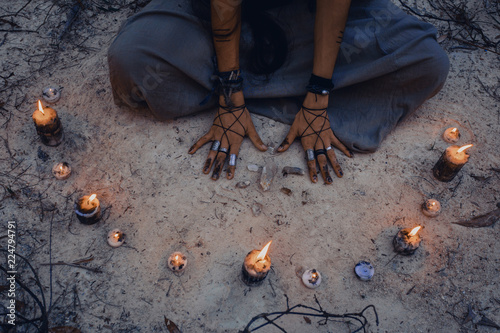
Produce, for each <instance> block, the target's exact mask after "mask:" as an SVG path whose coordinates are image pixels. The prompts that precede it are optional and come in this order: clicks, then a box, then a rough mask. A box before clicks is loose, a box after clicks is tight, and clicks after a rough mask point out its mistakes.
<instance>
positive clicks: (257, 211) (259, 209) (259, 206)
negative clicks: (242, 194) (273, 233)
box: [252, 202, 262, 217]
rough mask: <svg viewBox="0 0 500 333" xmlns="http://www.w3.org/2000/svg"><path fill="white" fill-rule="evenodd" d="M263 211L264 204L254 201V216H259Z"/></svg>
mask: <svg viewBox="0 0 500 333" xmlns="http://www.w3.org/2000/svg"><path fill="white" fill-rule="evenodd" d="M260 213H262V204H260V203H258V202H254V203H253V205H252V214H253V216H255V217H257V216H259V215H260Z"/></svg>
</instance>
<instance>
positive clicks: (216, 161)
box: [188, 91, 267, 180]
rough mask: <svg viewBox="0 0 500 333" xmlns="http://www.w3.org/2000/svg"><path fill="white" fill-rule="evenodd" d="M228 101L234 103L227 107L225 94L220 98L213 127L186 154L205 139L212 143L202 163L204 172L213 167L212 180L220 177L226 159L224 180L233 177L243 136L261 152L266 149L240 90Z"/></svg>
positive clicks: (203, 142)
mask: <svg viewBox="0 0 500 333" xmlns="http://www.w3.org/2000/svg"><path fill="white" fill-rule="evenodd" d="M231 101H232V102H233V105H234V106H233V107H228V106H227V105H226V103H225V101H224V97H223V96H220V97H219V108H218V110H217V115H216V116H215V118H214V121H213V124H212V127H211V128H210V130H209V131H208V132H207V133H206V134H205V135H203V136H202V137H201V138H200V139H199V140H198V141H197V142H196V143H195V144H194V145H193V146H192V147H191V148H190V149H189V152H188V153H189V154H194V153H195V152H196V151H197V150H198V149H199V148H201V147H202V146H203V145H205V144H206V143H207V142H209V141H210V142H212V147H211V148H210V152H209V153H208V156H207V159H206V161H205V164H204V166H203V173H204V174H208V173H210V170H211V169H212V166H214V170H213V173H212V179H213V180H217V179H219V177H220V174H221V172H222V168H223V167H224V163H225V161H226V160H229V168H228V170H227V179H233V177H234V173H235V170H236V160H237V159H238V153H239V150H240V147H241V143H242V142H243V138H244V137H245V136H248V137H249V138H250V140H252V142H253V144H254V145H255V147H257V149H259V150H260V151H266V150H267V146H266V145H265V144H264V143H263V142H262V140H261V138H260V136H259V134H258V133H257V131H256V130H255V126H254V124H253V122H252V118H251V117H250V113H249V112H248V109H247V108H246V106H245V98H244V97H243V92H241V91H239V92H236V93H233V94H232V95H231ZM217 142H218V144H217Z"/></svg>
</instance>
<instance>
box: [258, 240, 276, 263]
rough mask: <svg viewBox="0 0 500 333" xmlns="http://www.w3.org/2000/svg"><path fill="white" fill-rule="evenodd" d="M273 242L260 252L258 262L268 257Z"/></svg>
mask: <svg viewBox="0 0 500 333" xmlns="http://www.w3.org/2000/svg"><path fill="white" fill-rule="evenodd" d="M272 242H273V241H272V240H271V241H269V243H267V244H266V246H264V248H263V249H262V251H260V253H259V255H258V256H257V261H259V260H262V259H264V258H265V257H266V254H267V250H268V249H269V245H271V243H272Z"/></svg>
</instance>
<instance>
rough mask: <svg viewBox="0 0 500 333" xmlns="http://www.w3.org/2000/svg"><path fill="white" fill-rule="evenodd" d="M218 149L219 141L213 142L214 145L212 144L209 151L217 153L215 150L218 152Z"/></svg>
mask: <svg viewBox="0 0 500 333" xmlns="http://www.w3.org/2000/svg"><path fill="white" fill-rule="evenodd" d="M219 147H220V141H217V140H215V141H214V143H212V148H210V149H211V150H214V151H217V150H219Z"/></svg>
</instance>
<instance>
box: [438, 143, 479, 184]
mask: <svg viewBox="0 0 500 333" xmlns="http://www.w3.org/2000/svg"><path fill="white" fill-rule="evenodd" d="M470 147H472V145H465V146H462V147H460V146H450V147H448V148H446V150H445V151H444V153H443V154H442V155H441V157H440V158H439V160H438V161H437V163H436V164H435V165H434V167H433V168H432V173H433V174H434V177H436V179H437V180H440V181H442V182H450V181H452V180H453V178H455V176H456V175H457V174H458V172H459V171H460V169H462V167H463V166H464V165H465V163H467V161H468V160H469V155H468V154H467V152H466V150H467V149H468V148H470Z"/></svg>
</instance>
